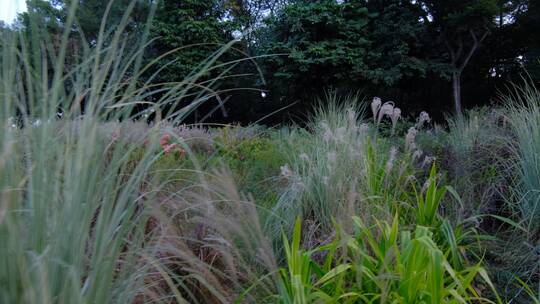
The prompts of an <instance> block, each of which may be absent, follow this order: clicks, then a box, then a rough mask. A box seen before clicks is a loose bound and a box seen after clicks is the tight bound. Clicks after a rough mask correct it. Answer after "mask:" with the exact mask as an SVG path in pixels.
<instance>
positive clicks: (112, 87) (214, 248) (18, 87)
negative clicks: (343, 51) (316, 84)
mask: <svg viewBox="0 0 540 304" xmlns="http://www.w3.org/2000/svg"><path fill="white" fill-rule="evenodd" d="M68 22H73V20H72V19H69V18H68ZM125 25H126V24H125V23H122V24H121V25H120V26H119V28H118V29H117V30H116V31H114V32H112V33H105V29H104V28H102V29H101V31H100V35H99V38H98V40H97V41H95V42H94V43H93V44H91V45H88V47H87V48H86V49H84V50H83V51H84V56H80V58H79V61H78V62H75V63H70V64H69V65H68V66H66V65H65V60H64V59H65V56H66V52H68V51H69V50H70V47H69V45H68V40H69V39H68V38H69V34H68V33H66V34H64V35H63V36H62V39H61V40H60V41H59V42H58V43H59V45H56V48H53V47H49V45H48V44H47V36H40V35H41V34H38V32H37V31H36V32H35V35H10V34H8V33H3V34H2V37H1V39H2V42H1V44H0V51H1V53H0V93H1V94H0V98H2V106H1V107H0V123H1V124H2V126H3V132H1V133H0V172H1V174H0V197H1V200H0V303H298V304H300V303H540V233H539V231H540V203H539V201H540V90H538V89H537V88H535V87H534V85H531V84H528V83H527V82H524V83H523V84H516V85H515V87H514V93H513V94H510V95H505V96H501V100H502V101H504V103H501V104H502V105H501V106H497V107H491V108H478V109H474V110H470V111H468V112H466V113H465V114H463V115H460V116H455V117H449V118H448V120H447V122H446V123H440V124H439V123H435V122H433V121H432V120H431V118H430V116H429V113H428V112H422V113H420V114H419V115H418V117H414V118H411V115H408V113H407V109H406V108H400V104H399V102H396V103H393V102H387V101H385V100H381V99H380V98H377V97H375V98H374V97H372V96H362V95H350V96H340V95H339V94H338V93H335V92H329V93H328V94H327V95H326V96H325V97H324V98H321V100H320V101H319V106H317V107H316V108H315V109H313V115H312V117H311V118H310V119H309V120H308V121H306V122H305V124H304V125H301V126H300V125H295V124H291V125H288V126H280V127H274V128H270V127H266V126H263V125H250V126H236V125H222V126H216V125H204V124H197V125H185V124H183V119H184V118H185V117H186V116H187V115H188V114H189V113H191V112H192V111H193V110H194V109H195V108H196V107H197V106H198V105H200V104H202V103H204V102H206V101H207V100H209V99H210V98H211V97H213V96H214V94H215V92H214V91H212V90H211V89H210V87H211V83H212V82H215V81H219V79H213V80H210V81H209V80H206V79H205V80H204V81H203V80H201V79H203V77H202V76H203V75H204V73H205V71H207V70H208V69H212V67H213V66H214V65H215V64H216V61H217V58H219V56H220V55H222V54H223V53H224V52H225V51H226V49H227V48H229V47H231V46H232V43H231V45H226V46H223V47H222V48H221V49H220V50H218V51H216V53H215V55H214V56H213V57H211V58H209V59H208V60H207V61H205V62H202V63H201V65H200V69H199V70H197V71H194V72H192V73H191V74H190V76H189V77H187V78H186V79H184V80H183V81H181V82H178V83H174V84H169V85H168V86H167V89H164V88H162V87H159V88H153V87H151V86H148V85H147V84H146V83H144V82H141V81H139V79H138V77H139V76H140V75H141V73H142V71H144V70H145V69H147V68H148V67H147V66H144V65H143V64H142V59H141V58H142V51H141V50H143V49H144V47H145V44H146V42H145V41H144V39H143V40H142V42H140V44H139V45H136V47H134V48H127V47H126V45H127V44H128V43H131V41H129V40H127V38H126V37H124V36H123V34H122V33H123V26H125ZM246 60H248V59H246ZM150 64H152V63H150ZM209 83H210V84H209ZM156 96H158V97H156ZM187 98H190V100H192V103H190V104H189V105H188V106H186V107H182V108H181V109H175V110H170V111H169V113H167V112H166V111H163V112H162V109H163V108H165V107H164V106H166V105H170V104H171V103H174V102H177V101H178V100H185V99H187ZM306 98H311V97H309V96H307V97H306ZM150 100H151V101H150ZM141 105H146V106H148V109H149V111H152V113H157V115H156V117H155V119H154V120H153V121H152V122H150V123H149V122H147V121H146V120H144V119H140V116H137V115H138V113H139V111H137V109H138V108H137V107H139V106H141ZM169 109H170V108H169ZM405 114H407V115H405Z"/></svg>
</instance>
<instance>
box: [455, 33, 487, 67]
mask: <svg viewBox="0 0 540 304" xmlns="http://www.w3.org/2000/svg"><path fill="white" fill-rule="evenodd" d="M469 34H470V35H471V37H472V39H473V41H474V43H473V45H472V46H471V49H470V50H469V53H468V54H467V57H465V60H463V63H462V64H461V65H460V66H459V68H458V70H459V72H461V71H463V69H465V67H466V66H467V64H469V61H470V60H471V58H472V56H473V55H474V53H475V52H476V50H478V48H479V47H480V44H481V43H482V41H484V39H486V37H487V36H488V35H489V29H487V28H486V30H485V31H484V33H483V34H482V37H480V39H478V37H477V36H476V33H475V32H474V31H473V30H472V29H471V30H469Z"/></svg>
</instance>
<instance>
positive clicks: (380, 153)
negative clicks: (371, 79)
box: [267, 94, 411, 243]
mask: <svg viewBox="0 0 540 304" xmlns="http://www.w3.org/2000/svg"><path fill="white" fill-rule="evenodd" d="M358 104H361V103H360V102H359V100H358V99H357V97H349V98H345V99H343V100H341V99H339V98H338V97H336V96H335V95H333V94H330V95H329V96H328V97H327V99H326V100H325V101H324V106H321V107H320V108H318V109H316V111H315V115H314V118H313V120H312V121H311V122H310V124H309V126H308V130H307V131H306V130H303V129H294V130H292V131H291V132H290V133H289V134H288V139H287V140H288V142H289V145H290V146H291V148H289V149H287V151H289V152H288V153H289V155H288V159H287V164H285V165H284V166H283V167H282V172H281V173H282V174H281V175H282V178H283V179H284V181H285V182H287V186H286V187H285V188H284V189H283V190H282V193H281V195H280V198H279V200H278V202H277V203H276V205H275V207H274V208H273V210H272V213H273V216H271V217H270V218H269V221H268V223H267V229H268V231H269V233H270V235H271V236H273V238H274V239H275V240H279V235H280V233H281V229H282V227H283V226H285V230H286V231H287V232H288V233H291V232H292V228H293V227H292V223H294V221H295V219H296V218H297V217H302V219H303V220H304V221H305V222H306V224H309V223H312V226H311V230H312V232H313V235H312V240H313V241H314V242H315V243H317V242H320V241H324V239H326V238H327V237H328V236H329V234H331V233H330V232H331V230H332V227H333V225H332V219H337V220H338V221H341V220H343V221H345V222H347V221H348V222H349V223H350V215H352V214H366V215H367V214H369V215H372V214H377V213H378V214H379V216H382V217H386V216H391V214H390V215H389V213H388V211H389V210H391V208H390V209H389V208H388V207H389V206H387V204H388V205H391V204H395V203H397V202H398V201H400V200H401V199H403V197H402V196H403V195H404V193H405V192H406V191H405V188H406V187H407V185H408V184H410V183H409V182H410V176H409V175H410V174H411V171H410V158H401V157H400V155H401V154H402V152H399V151H398V148H397V147H392V146H391V145H390V144H389V142H388V141H386V140H384V139H378V138H377V137H376V136H374V133H373V132H376V131H374V130H373V129H370V127H369V125H368V124H366V123H363V122H362V113H363V111H362V110H361V109H360V108H358V106H357V105H358ZM349 226H350V224H349ZM315 231H317V232H316V233H315Z"/></svg>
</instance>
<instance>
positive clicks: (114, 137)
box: [111, 131, 120, 143]
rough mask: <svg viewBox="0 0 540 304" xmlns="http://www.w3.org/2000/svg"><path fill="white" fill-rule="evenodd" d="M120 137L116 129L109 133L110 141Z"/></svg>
mask: <svg viewBox="0 0 540 304" xmlns="http://www.w3.org/2000/svg"><path fill="white" fill-rule="evenodd" d="M119 137H120V134H119V133H118V131H113V132H112V133H111V141H112V142H113V143H114V142H116V141H117V140H118V138H119Z"/></svg>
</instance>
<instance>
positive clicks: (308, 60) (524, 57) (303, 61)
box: [19, 0, 540, 121]
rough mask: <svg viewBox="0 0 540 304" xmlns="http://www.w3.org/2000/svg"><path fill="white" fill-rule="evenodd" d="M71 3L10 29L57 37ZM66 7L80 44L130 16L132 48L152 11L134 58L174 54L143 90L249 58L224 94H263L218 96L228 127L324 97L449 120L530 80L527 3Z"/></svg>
mask: <svg viewBox="0 0 540 304" xmlns="http://www.w3.org/2000/svg"><path fill="white" fill-rule="evenodd" d="M131 3H133V5H132V7H130V4H131ZM71 4H73V3H72V0H52V1H44V0H29V1H28V13H25V14H22V15H21V17H20V18H19V20H20V22H19V24H20V26H19V27H20V28H21V27H22V28H24V26H25V25H28V22H27V19H28V18H29V17H30V15H33V16H34V18H38V19H40V20H41V22H42V25H43V27H44V28H47V29H48V30H50V31H51V32H54V31H57V32H60V31H61V30H63V26H64V24H65V17H66V16H67V12H68V8H69V7H70V5H71ZM77 4H78V6H79V8H78V10H77V15H76V17H77V22H76V23H75V27H74V28H73V29H72V31H73V32H74V33H76V34H77V35H74V36H79V37H82V38H77V39H86V40H87V41H89V42H92V41H94V40H95V39H96V37H97V35H98V33H99V30H100V26H101V24H102V17H103V15H104V14H105V12H106V11H108V14H107V19H106V26H105V28H112V27H114V26H115V25H117V24H119V23H120V21H121V20H122V16H123V15H124V13H125V12H126V11H127V10H128V9H131V10H132V13H131V16H130V18H129V19H128V20H127V21H128V22H127V24H126V26H127V28H128V32H130V33H132V34H133V36H134V37H136V36H137V35H138V32H139V31H140V29H141V28H143V27H144V26H145V24H146V18H147V17H148V14H149V12H150V8H151V6H152V5H154V4H157V10H156V13H155V16H154V19H153V22H152V29H151V35H152V37H153V38H155V40H154V42H153V43H152V45H150V47H149V49H148V52H147V55H146V58H147V60H149V61H151V60H153V59H154V58H156V57H157V56H158V55H160V54H163V53H165V52H168V51H171V50H175V49H178V50H177V51H175V52H172V53H171V54H170V55H169V56H168V57H167V58H165V59H163V60H162V61H161V62H160V63H159V65H158V66H161V67H162V68H161V69H160V72H159V73H158V77H155V78H153V79H152V81H155V82H161V83H162V82H174V81H180V80H182V79H183V78H184V77H186V75H188V74H189V73H190V72H191V71H193V69H194V68H196V67H197V66H198V65H199V64H200V63H201V62H203V61H204V60H205V59H206V58H208V56H211V55H212V54H213V53H214V52H215V51H216V49H218V48H219V46H220V45H223V44H226V43H227V42H229V41H231V40H233V39H236V40H238V42H237V44H236V46H235V50H236V51H235V52H236V55H226V56H225V57H223V59H222V60H223V61H227V60H232V59H237V58H238V54H243V56H256V57H255V61H256V63H257V66H258V68H259V69H260V71H262V74H260V73H259V72H254V71H253V70H254V69H256V68H255V67H254V66H248V65H242V64H238V65H237V66H236V69H237V70H238V73H239V74H246V75H247V74H254V75H253V76H251V78H250V77H247V79H246V78H245V77H244V78H230V79H228V80H226V82H227V85H231V86H234V87H237V88H241V87H256V88H257V89H261V90H266V91H267V98H266V99H265V102H266V105H265V106H260V105H259V106H258V105H257V101H261V100H262V99H261V97H260V95H257V94H248V93H245V92H236V93H228V96H227V98H231V105H236V106H237V108H238V109H241V110H240V111H238V113H237V114H238V115H237V116H234V115H233V116H231V117H232V118H231V117H229V119H237V120H241V121H246V120H254V119H257V118H258V117H262V116H264V115H266V114H268V111H272V110H275V109H277V108H279V107H282V106H284V105H287V104H289V103H292V102H295V101H297V100H302V101H304V102H303V103H301V106H300V110H304V109H305V108H304V107H305V106H309V103H310V102H312V101H313V100H315V99H316V97H317V96H319V95H321V94H324V93H325V91H327V90H329V89H336V90H339V91H341V92H357V91H360V92H361V93H363V94H365V95H366V96H370V95H375V94H377V95H382V96H383V97H385V98H391V99H397V100H399V101H400V104H403V105H404V106H406V107H409V108H410V109H412V110H421V109H426V108H430V109H433V108H436V109H439V112H440V114H442V112H444V111H450V110H454V111H457V112H460V111H461V110H462V108H464V107H465V108H468V107H472V106H475V105H479V104H483V103H488V102H491V101H492V100H493V99H494V98H495V97H496V94H497V93H498V90H502V89H504V87H505V85H506V84H507V81H509V80H515V79H519V77H522V76H523V75H526V74H527V75H529V76H530V77H531V78H532V80H533V81H536V82H538V81H539V79H540V63H539V60H540V45H539V44H540V42H539V41H540V39H539V38H540V37H539V32H538V30H537V29H538V28H540V4H538V3H537V1H533V0H519V1H508V0H422V1H421V0H415V1H413V0H411V1H403V0H377V1H367V0H312V1H307V0H208V1H198V0H185V1H173V0H159V1H154V0H137V1H135V2H132V1H130V0H116V1H113V2H112V3H111V5H110V7H109V9H108V10H107V6H106V5H104V2H103V1H98V0H81V1H77ZM268 55H271V56H268ZM235 56H236V57H235ZM257 56H258V57H257ZM261 78H263V79H266V81H260V80H261ZM247 99H249V102H248V101H247ZM239 105H240V106H239ZM231 107H232V106H231ZM231 110H232V111H233V112H234V109H231ZM432 111H433V110H432ZM240 112H241V113H240ZM245 113H249V117H245V116H246V115H245ZM435 114H437V113H435Z"/></svg>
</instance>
